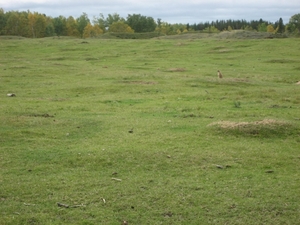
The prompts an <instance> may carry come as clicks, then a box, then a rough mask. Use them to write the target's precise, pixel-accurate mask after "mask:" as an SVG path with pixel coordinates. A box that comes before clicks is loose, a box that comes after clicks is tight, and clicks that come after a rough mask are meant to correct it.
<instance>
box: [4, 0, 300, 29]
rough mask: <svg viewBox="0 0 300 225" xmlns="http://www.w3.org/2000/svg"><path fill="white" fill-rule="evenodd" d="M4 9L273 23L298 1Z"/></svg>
mask: <svg viewBox="0 0 300 225" xmlns="http://www.w3.org/2000/svg"><path fill="white" fill-rule="evenodd" d="M0 8H3V9H4V11H5V12H7V11H13V10H14V11H24V10H25V11H27V10H30V11H31V12H39V13H44V14H46V15H47V16H51V17H56V16H60V15H62V16H65V17H68V16H73V17H75V18H77V17H79V16H80V15H81V14H82V13H83V12H85V13H87V14H88V16H89V18H90V19H93V17H94V16H96V17H98V16H99V14H100V13H103V15H104V16H105V17H107V15H108V14H114V13H117V14H119V15H120V16H121V17H123V18H125V19H126V17H127V15H128V14H141V15H143V16H151V17H153V18H154V19H155V20H157V19H158V18H160V19H162V21H164V22H168V23H190V24H194V23H199V22H207V21H208V22H211V21H215V20H227V19H234V20H237V19H245V20H247V21H250V20H259V19H263V20H267V21H269V22H276V21H278V20H279V18H280V17H281V18H282V19H283V22H284V23H288V21H289V19H290V17H291V16H293V15H294V14H298V13H300V0H147V1H146V0H0Z"/></svg>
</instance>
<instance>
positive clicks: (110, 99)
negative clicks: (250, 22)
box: [0, 36, 300, 225]
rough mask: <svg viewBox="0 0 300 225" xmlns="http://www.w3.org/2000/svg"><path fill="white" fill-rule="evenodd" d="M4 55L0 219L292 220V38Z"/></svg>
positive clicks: (9, 46) (299, 44)
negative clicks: (220, 75) (218, 75)
mask: <svg viewBox="0 0 300 225" xmlns="http://www.w3.org/2000/svg"><path fill="white" fill-rule="evenodd" d="M185 37H186V36H185ZM0 49H1V51H0V90H1V92H0V101H1V104H0V171H1V172H0V203H1V204H0V224H1V225H8V224H9V225H10V224H11V225H15V224H20V225H21V224H22V225H23V224H28V225H36V224H43V225H48V224H55V225H56V224H113V225H114V224H116V225H118V224H121V223H122V221H127V222H128V224H143V225H144V224H149V225H154V224H172V225H175V224H180V225H181V224H186V225H191V224H272V225H276V224H293V225H294V224H299V215H300V201H299V200H300V190H299V187H300V175H299V174H300V173H299V170H300V151H299V149H300V148H299V146H300V85H297V84H296V83H297V82H298V81H299V80H300V58H299V52H300V39H293V38H289V39H218V38H209V37H207V38H202V39H188V38H183V39H174V40H171V39H162V38H161V39H151V40H109V39H107V40H106V39H102V40H97V39H85V40H83V39H66V38H60V39H53V38H45V39H17V38H16V39H4V38H3V39H0ZM217 70H221V72H222V73H223V76H224V78H223V79H218V78H217ZM8 93H14V94H15V95H16V96H15V97H7V94H8Z"/></svg>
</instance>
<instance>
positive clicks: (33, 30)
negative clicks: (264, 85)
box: [0, 8, 300, 38]
mask: <svg viewBox="0 0 300 225" xmlns="http://www.w3.org/2000/svg"><path fill="white" fill-rule="evenodd" d="M237 29H244V30H252V31H259V32H271V33H295V34H299V33H300V13H299V14H295V15H293V16H292V17H291V18H290V20H289V23H287V24H285V25H284V24H283V21H282V19H281V18H280V19H279V20H278V21H277V22H275V23H270V22H268V21H265V20H262V19H260V20H252V21H246V20H217V21H213V22H204V23H203V22H201V23H198V24H196V23H195V24H182V23H176V24H170V23H167V22H163V21H162V20H161V19H160V18H159V19H157V20H156V21H155V20H154V19H153V18H152V17H147V16H143V15H141V14H128V16H127V18H122V17H121V16H120V15H119V14H117V13H114V14H108V16H107V17H105V16H104V15H103V14H99V16H97V17H93V20H92V21H91V20H90V19H89V17H88V15H87V14H86V13H82V15H81V16H79V17H78V18H74V17H72V16H69V17H64V16H58V17H54V18H53V17H50V16H47V15H45V14H41V13H38V12H30V11H29V10H28V11H21V12H19V11H8V12H5V11H4V10H3V9H2V8H0V35H17V36H23V37H29V38H43V37H51V36H74V37H81V38H88V37H98V36H100V35H102V34H104V33H106V32H112V33H145V32H157V33H159V34H162V35H174V34H180V33H184V32H219V31H225V30H228V31H231V30H237Z"/></svg>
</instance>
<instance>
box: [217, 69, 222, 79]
mask: <svg viewBox="0 0 300 225" xmlns="http://www.w3.org/2000/svg"><path fill="white" fill-rule="evenodd" d="M218 77H219V78H223V75H222V73H221V72H220V70H218Z"/></svg>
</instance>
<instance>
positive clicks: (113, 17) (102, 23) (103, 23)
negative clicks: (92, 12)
mask: <svg viewBox="0 0 300 225" xmlns="http://www.w3.org/2000/svg"><path fill="white" fill-rule="evenodd" d="M120 21H122V22H124V21H125V19H124V18H122V17H121V16H120V15H119V14H117V13H114V14H108V16H107V17H106V18H105V17H104V15H103V14H102V13H100V15H99V17H94V20H93V23H94V24H97V25H98V26H99V27H100V28H101V29H102V30H103V31H105V30H106V29H108V28H109V26H110V25H112V24H113V23H114V22H120Z"/></svg>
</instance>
